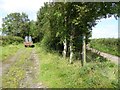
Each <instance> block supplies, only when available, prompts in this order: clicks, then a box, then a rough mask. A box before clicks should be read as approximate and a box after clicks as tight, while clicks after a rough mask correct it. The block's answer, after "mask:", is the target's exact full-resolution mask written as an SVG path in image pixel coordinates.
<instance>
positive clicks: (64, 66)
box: [36, 46, 118, 88]
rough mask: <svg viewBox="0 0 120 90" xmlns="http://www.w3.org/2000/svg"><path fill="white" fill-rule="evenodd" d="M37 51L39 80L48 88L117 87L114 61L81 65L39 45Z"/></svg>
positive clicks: (116, 67) (116, 72)
mask: <svg viewBox="0 0 120 90" xmlns="http://www.w3.org/2000/svg"><path fill="white" fill-rule="evenodd" d="M36 48H38V46H37V47H36ZM37 53H38V54H39V56H40V58H41V59H40V60H41V62H40V68H41V70H40V73H39V80H40V81H42V82H43V84H45V85H46V86H47V87H49V88H117V86H118V66H117V65H115V64H114V63H111V62H109V61H106V62H100V61H98V62H89V63H87V64H86V65H85V66H83V67H82V66H81V64H80V61H75V62H74V63H73V64H69V63H68V62H67V60H66V59H63V58H62V57H61V56H60V55H59V54H57V53H49V52H46V51H45V49H44V48H42V47H40V46H39V49H37ZM94 59H95V58H94ZM103 60H104V59H103Z"/></svg>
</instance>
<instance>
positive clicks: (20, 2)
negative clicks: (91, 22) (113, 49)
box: [0, 0, 118, 38]
mask: <svg viewBox="0 0 120 90" xmlns="http://www.w3.org/2000/svg"><path fill="white" fill-rule="evenodd" d="M48 1H49V0H0V28H1V27H2V26H1V25H2V18H4V17H5V16H7V14H10V13H13V12H20V13H21V12H25V13H26V14H27V15H28V17H29V19H30V20H36V13H37V11H38V10H39V8H40V7H41V6H43V5H44V2H48ZM100 21H101V22H99V23H98V24H97V25H96V26H95V27H94V28H93V30H92V38H112V37H115V38H117V37H118V20H115V18H114V17H112V18H108V19H102V20H100Z"/></svg>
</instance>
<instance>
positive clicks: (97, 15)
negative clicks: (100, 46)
mask: <svg viewBox="0 0 120 90" xmlns="http://www.w3.org/2000/svg"><path fill="white" fill-rule="evenodd" d="M118 7H119V4H118V3H106V2H98V3H95V2H94V3H88V2H79V3H78V2H66V3H64V2H52V3H47V4H45V6H44V7H42V8H41V9H40V11H39V13H38V20H37V23H38V25H39V27H40V28H41V29H40V31H42V33H43V40H46V42H47V45H50V47H49V48H51V46H52V47H53V48H56V47H58V45H59V43H61V42H62V44H61V45H62V50H63V53H64V54H63V56H64V57H65V56H66V54H67V53H69V56H70V60H69V61H70V63H72V62H73V59H74V55H75V56H76V58H77V57H78V56H81V53H82V51H83V49H82V47H83V37H85V44H87V43H88V41H89V37H90V36H91V31H92V27H94V26H95V25H97V20H100V19H101V18H107V17H111V16H112V15H114V16H115V17H118V11H117V10H118ZM46 37H48V38H47V39H46ZM77 53H78V56H77V55H76V54H77ZM78 58H79V59H80V57H78Z"/></svg>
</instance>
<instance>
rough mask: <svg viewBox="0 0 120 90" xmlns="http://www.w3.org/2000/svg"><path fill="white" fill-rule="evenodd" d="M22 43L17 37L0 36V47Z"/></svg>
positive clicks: (21, 39)
mask: <svg viewBox="0 0 120 90" xmlns="http://www.w3.org/2000/svg"><path fill="white" fill-rule="evenodd" d="M22 42H23V38H21V37H17V36H0V45H1V46H4V45H8V44H19V43H22Z"/></svg>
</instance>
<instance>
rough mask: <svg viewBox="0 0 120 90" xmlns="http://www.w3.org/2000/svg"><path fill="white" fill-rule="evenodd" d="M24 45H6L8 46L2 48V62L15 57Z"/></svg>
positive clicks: (0, 59) (0, 55)
mask: <svg viewBox="0 0 120 90" xmlns="http://www.w3.org/2000/svg"><path fill="white" fill-rule="evenodd" d="M22 45H23V44H19V45H12V44H11V45H6V46H0V50H1V52H0V57H1V58H0V61H5V60H6V59H8V58H9V57H11V56H12V55H14V54H15V53H16V52H17V50H18V49H20V48H21V47H22Z"/></svg>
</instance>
